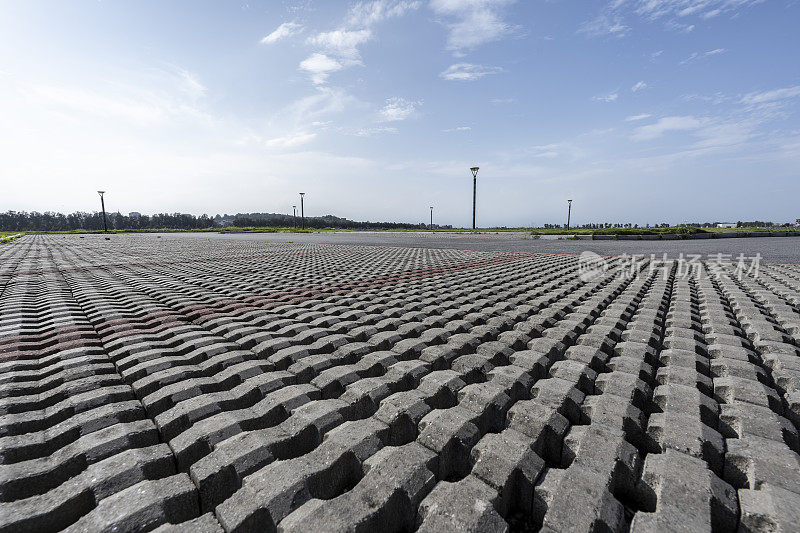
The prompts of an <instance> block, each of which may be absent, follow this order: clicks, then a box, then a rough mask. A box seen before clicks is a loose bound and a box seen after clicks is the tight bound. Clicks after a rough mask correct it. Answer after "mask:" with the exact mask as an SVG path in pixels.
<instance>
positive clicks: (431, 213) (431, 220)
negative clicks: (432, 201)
mask: <svg viewBox="0 0 800 533" xmlns="http://www.w3.org/2000/svg"><path fill="white" fill-rule="evenodd" d="M431 229H433V206H431Z"/></svg>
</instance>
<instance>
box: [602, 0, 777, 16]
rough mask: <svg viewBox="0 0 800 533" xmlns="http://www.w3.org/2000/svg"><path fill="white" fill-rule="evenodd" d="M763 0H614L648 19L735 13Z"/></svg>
mask: <svg viewBox="0 0 800 533" xmlns="http://www.w3.org/2000/svg"><path fill="white" fill-rule="evenodd" d="M762 2H764V0H632V1H629V2H624V1H619V0H617V1H616V2H614V3H615V4H616V5H617V6H618V7H623V5H624V6H626V7H629V8H631V9H632V10H633V11H634V12H635V13H636V14H637V15H641V16H643V17H646V18H648V19H650V20H655V19H659V18H664V17H679V18H685V17H689V16H692V15H698V16H701V17H703V18H711V17H715V16H717V15H719V14H721V13H731V14H732V15H734V14H736V13H737V12H738V11H739V10H741V9H744V8H747V7H751V6H754V5H757V4H760V3H762Z"/></svg>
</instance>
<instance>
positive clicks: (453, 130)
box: [442, 126, 472, 133]
mask: <svg viewBox="0 0 800 533" xmlns="http://www.w3.org/2000/svg"><path fill="white" fill-rule="evenodd" d="M470 130H472V128H471V127H470V126H457V127H455V128H447V129H444V130H442V131H443V132H444V133H457V132H462V133H463V132H467V131H470Z"/></svg>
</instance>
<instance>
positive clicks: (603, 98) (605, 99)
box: [592, 92, 619, 103]
mask: <svg viewBox="0 0 800 533" xmlns="http://www.w3.org/2000/svg"><path fill="white" fill-rule="evenodd" d="M617 98H619V94H617V93H616V92H613V93H611V94H606V95H604V96H592V100H594V101H595V102H609V103H610V102H616V101H617Z"/></svg>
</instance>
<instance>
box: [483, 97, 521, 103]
mask: <svg viewBox="0 0 800 533" xmlns="http://www.w3.org/2000/svg"><path fill="white" fill-rule="evenodd" d="M489 102H491V103H493V104H513V103H514V102H516V100H515V99H514V98H490V99H489Z"/></svg>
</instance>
